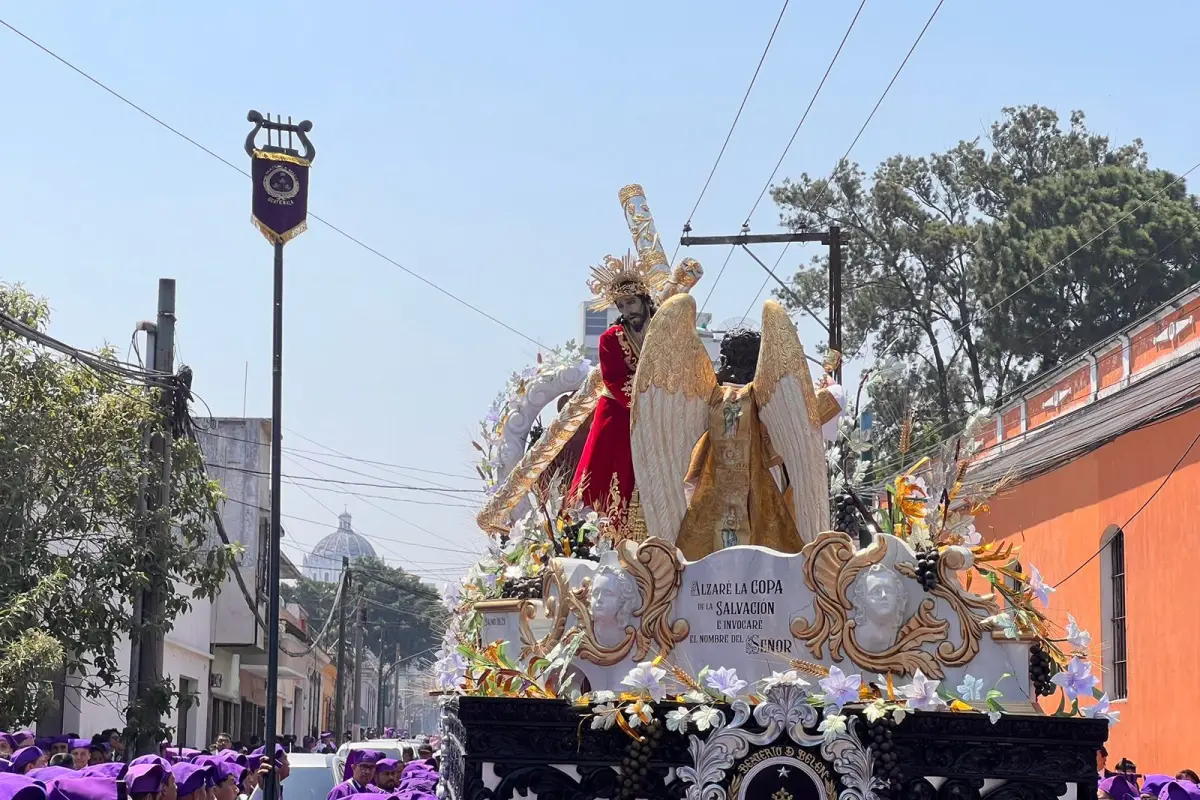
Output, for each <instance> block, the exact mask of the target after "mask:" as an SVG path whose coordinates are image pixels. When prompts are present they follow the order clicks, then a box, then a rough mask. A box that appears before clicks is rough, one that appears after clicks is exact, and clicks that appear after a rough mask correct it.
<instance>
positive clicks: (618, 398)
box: [571, 325, 637, 514]
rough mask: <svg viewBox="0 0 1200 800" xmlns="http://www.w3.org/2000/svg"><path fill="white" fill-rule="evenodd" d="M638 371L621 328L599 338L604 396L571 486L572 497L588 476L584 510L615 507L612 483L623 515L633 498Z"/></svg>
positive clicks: (604, 511) (603, 511)
mask: <svg viewBox="0 0 1200 800" xmlns="http://www.w3.org/2000/svg"><path fill="white" fill-rule="evenodd" d="M636 371H637V354H636V353H635V352H634V349H633V346H632V344H631V343H630V342H629V341H628V340H627V339H626V338H625V331H624V329H623V328H622V327H621V326H620V325H613V326H612V327H611V328H609V329H608V330H606V331H605V332H604V333H602V334H600V377H601V378H603V379H604V388H605V392H604V395H603V396H602V397H601V398H600V402H599V403H597V404H596V411H595V414H594V416H593V417H592V428H591V430H590V431H588V438H587V443H586V444H584V446H583V455H582V456H580V458H579V466H578V467H576V469H575V479H574V480H573V481H572V482H571V492H572V494H574V493H576V492H577V491H578V487H579V484H580V482H581V481H582V480H583V478H584V476H585V475H586V476H587V485H586V486H584V488H583V491H582V493H581V494H580V500H581V501H582V502H583V504H584V505H585V506H589V507H591V508H592V509H593V510H595V511H598V512H600V513H601V514H604V513H607V512H609V511H610V510H611V506H612V499H611V494H612V489H611V487H612V481H613V476H614V475H615V476H616V478H617V485H618V493H619V496H620V502H621V512H624V510H625V509H626V508H627V507H628V506H629V498H630V497H631V496H632V495H633V448H632V447H631V446H630V444H629V401H630V399H631V398H632V396H633V375H634V373H635V372H636Z"/></svg>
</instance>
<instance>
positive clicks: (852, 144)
mask: <svg viewBox="0 0 1200 800" xmlns="http://www.w3.org/2000/svg"><path fill="white" fill-rule="evenodd" d="M864 2H865V0H864ZM944 2H946V0H938V4H937V5H936V6H935V7H934V9H933V13H932V14H930V15H929V19H927V20H925V26H924V27H923V28H921V32H920V33H918V34H917V38H916V39H915V40H914V41H913V43H912V47H910V48H908V53H907V54H905V56H904V60H903V61H901V62H900V66H899V67H897V68H896V71H895V72H894V73H893V74H892V79H891V80H890V81H888V85H887V86H886V87H885V88H884V90H883V94H881V95H879V99H878V100H876V101H875V106H874V107H873V108H872V109H871V113H870V114H868V115H867V118H866V119H865V120H863V124H862V127H860V128H859V129H858V133H857V134H855V135H854V140H853V141H851V142H850V146H849V147H847V148H846V152H845V153H844V154H843V155H842V157H841V158H840V159H838V162H837V164H835V165H834V168H833V173H832V174H831V175H830V177H829V180H828V181H826V182H825V184H824V185H823V186H822V188H821V193H820V194H819V195H817V199H816V200H814V201H813V203H812V204H811V206H812V208H815V207H816V205H817V203H819V202H820V201H821V199H822V198H824V196H825V192H827V191H828V190H829V184H830V183H831V182H832V181H833V179H834V178H835V177H836V176H837V172H838V169H839V168H841V165H842V164H843V163H844V162H845V161H846V159H848V158H849V157H850V153H851V151H853V150H854V147H855V145H857V144H858V140H859V139H861V138H862V135H863V132H865V131H866V130H867V126H868V125H870V124H871V120H873V119H874V118H875V113H876V112H877V111H879V107H880V106H881V105H883V101H884V99H885V98H886V97H887V96H888V93H889V92H891V91H892V86H894V85H895V83H896V80H897V79H898V78H899V77H900V73H901V72H902V71H903V70H904V67H905V66H906V65H907V64H908V60H909V59H910V58H912V54H913V53H914V52H915V51H916V49H917V45H919V44H920V43H921V39H923V38H924V37H925V32H926V31H928V30H929V26H930V25H932V24H933V19H934V17H936V16H937V13H938V11H940V10H941V8H942V3H944ZM858 10H859V11H860V12H861V11H862V6H859V8H858ZM854 18H855V19H856V20H857V19H858V14H857V13H856V14H855V15H854ZM850 27H851V28H853V27H854V23H853V22H851V23H850ZM846 35H847V36H849V35H850V32H849V31H847V32H846ZM845 41H846V40H845V39H843V40H842V44H845ZM838 51H839V52H841V47H839V48H838ZM836 57H837V56H836V55H835V56H834V58H835V59H836ZM830 66H831V67H832V66H833V65H832V64H830ZM801 121H803V120H801ZM797 130H798V129H797ZM792 138H793V139H794V138H795V136H794V135H793V137H792ZM788 147H791V142H788ZM786 152H787V151H786V149H785V150H784V153H785V154H786ZM782 161H783V159H782V157H781V158H780V163H782ZM775 169H776V171H777V170H778V169H779V165H778V164H777V165H776V166H775ZM774 176H775V173H772V174H771V179H768V181H767V185H766V186H765V187H763V191H762V193H761V194H759V196H758V200H756V201H755V203H754V205H755V207H756V208H757V207H758V203H759V202H761V201H762V198H763V196H764V195H765V194H766V193H767V188H768V187H769V186H770V185H771V180H773V179H774ZM753 213H754V212H753V211H751V214H753ZM810 213H812V212H811V209H810ZM749 221H750V220H749V216H747V219H746V222H747V224H748V223H749ZM791 246H792V243H791V242H787V243H786V244H785V245H784V246H783V252H781V253H780V254H779V258H778V259H776V261H775V266H776V267H778V266H779V264H780V262H781V261H783V257H784V256H785V255H786V254H787V251H788V248H789V247H791ZM767 277H768V278H770V277H771V275H770V274H768V276H767ZM717 278H718V280H719V279H720V275H719V274H718V275H717ZM776 280H778V279H776ZM766 285H767V281H766V280H763V283H762V286H760V287H759V289H758V294H756V295H755V296H754V300H752V301H751V302H750V308H753V307H754V304H755V303H757V302H758V298H759V296H760V295H762V291H763V289H764V288H766ZM749 314H750V312H749V310H747V312H746V314H744V315H743V316H742V320H743V321H745V319H746V317H747V316H749Z"/></svg>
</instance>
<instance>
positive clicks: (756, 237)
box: [679, 228, 843, 381]
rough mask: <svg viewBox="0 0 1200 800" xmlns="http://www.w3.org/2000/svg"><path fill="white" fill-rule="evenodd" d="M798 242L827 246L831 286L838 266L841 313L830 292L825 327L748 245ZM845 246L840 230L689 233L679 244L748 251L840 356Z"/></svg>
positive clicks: (838, 294) (839, 377)
mask: <svg viewBox="0 0 1200 800" xmlns="http://www.w3.org/2000/svg"><path fill="white" fill-rule="evenodd" d="M795 242H819V243H820V244H823V245H827V246H828V247H829V274H830V284H831V286H832V281H833V273H834V266H835V262H836V266H837V273H838V288H837V296H838V297H837V302H838V309H837V313H836V314H835V313H834V311H833V302H834V298H833V292H832V289H831V291H830V297H829V302H830V312H829V322H828V324H827V323H826V321H825V320H823V319H821V317H820V316H818V315H817V313H816V312H815V311H813V310H812V309H811V308H809V307H808V306H807V305H806V304H805V302H804V301H803V300H802V299H801V298H800V296H799V295H797V294H796V293H795V291H793V290H792V287H790V286H788V285H787V284H786V283H784V282H783V281H782V280H780V278H779V276H778V275H776V274H775V273H774V272H773V271H772V270H771V268H770V267H768V266H767V265H766V264H764V263H763V262H762V259H760V258H759V257H758V256H756V255H754V251H753V250H751V249H750V248H749V246H748V245H752V244H789V245H790V244H792V243H795ZM835 242H836V245H835ZM842 242H843V240H842V237H841V231H840V230H839V229H837V228H831V229H830V230H829V231H828V232H827V231H801V232H799V233H759V234H753V233H750V232H749V231H748V229H745V228H743V229H742V232H741V233H738V234H736V235H734V236H692V235H691V234H689V233H685V234H684V235H683V236H682V237H681V238H680V239H679V244H680V245H681V246H683V247H692V246H694V245H724V244H728V245H733V246H734V247H741V248H742V249H743V250H745V251H746V254H747V255H748V256H750V258H752V259H754V261H755V263H757V264H758V265H759V266H760V267H762V268H763V271H764V272H766V273H767V275H768V276H770V277H771V278H772V279H773V280H774V281H775V282H776V283H777V284H779V288H780V289H782V290H783V291H784V293H785V294H787V295H788V297H790V298H791V299H792V302H794V303H795V304H796V305H797V306H799V307H800V308H802V309H804V311H805V312H807V313H808V315H809V316H810V317H812V319H813V320H814V321H815V322H816V323H817V324H818V325H820V326H821V327H822V328H824V329H825V330H826V331H827V332H828V333H829V341H830V346H832V345H833V342H834V341H836V342H837V345H838V347H837V348H835V349H838V352H839V353H840V352H841V350H840V348H841V342H842V329H841V319H842V312H841V294H842V289H841V263H842V248H841V245H842ZM809 360H810V361H813V362H814V363H817V364H820V363H821V362H820V361H817V360H816V359H813V358H811V357H810V358H809ZM837 378H838V380H839V381H840V380H841V369H840V368H839V369H838V372H837Z"/></svg>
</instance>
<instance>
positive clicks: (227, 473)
mask: <svg viewBox="0 0 1200 800" xmlns="http://www.w3.org/2000/svg"><path fill="white" fill-rule="evenodd" d="M206 422H207V425H208V427H209V430H208V431H203V430H201V431H198V436H199V438H200V444H201V447H202V448H203V450H204V460H205V462H206V464H207V465H208V472H209V475H211V476H212V477H213V478H215V479H216V480H218V481H220V483H221V489H222V491H223V492H224V493H225V496H226V498H227V499H226V500H225V501H224V502H223V503H222V504H221V521H222V522H223V523H224V525H225V531H226V533H227V534H228V535H229V539H230V541H232V542H238V543H240V544H241V545H242V547H243V548H244V549H243V552H242V555H241V558H240V560H239V562H238V569H239V571H240V572H241V574H242V579H243V580H244V581H245V584H246V587H247V588H248V589H249V591H250V593H251V595H252V596H253V595H256V594H257V592H256V587H257V585H258V582H257V576H258V561H259V558H260V555H261V548H262V546H263V544H264V541H263V540H262V537H260V532H261V531H262V529H263V525H264V521H265V520H268V519H269V518H270V513H271V511H270V497H271V494H270V488H269V482H268V479H267V475H266V473H267V472H268V471H269V467H270V460H271V423H270V421H269V420H265V419H237V418H218V419H210V420H207V421H206ZM214 434H215V435H214ZM230 466H232V467H237V468H238V469H224V468H223V467H230ZM238 470H254V471H256V472H257V473H259V474H252V473H250V472H244V471H238ZM261 611H263V612H264V613H265V607H264V608H262V609H261ZM212 641H213V642H214V643H215V644H218V645H233V646H248V647H258V648H261V647H262V646H263V644H264V632H263V631H262V630H261V629H260V628H259V626H258V623H257V622H256V621H255V619H254V615H253V613H252V612H251V611H250V609H249V608H248V607H247V606H246V600H245V598H244V597H243V595H242V592H241V589H240V588H239V587H238V585H237V581H236V579H235V578H234V577H233V576H232V574H231V575H230V577H228V578H227V579H226V580H225V584H224V585H223V586H222V587H221V593H220V595H219V596H218V597H217V601H216V603H215V608H214V616H213V626H212Z"/></svg>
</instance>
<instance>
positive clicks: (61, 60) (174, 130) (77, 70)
mask: <svg viewBox="0 0 1200 800" xmlns="http://www.w3.org/2000/svg"><path fill="white" fill-rule="evenodd" d="M0 25H3V26H4V27H6V28H8V29H9V30H10V31H12V32H13V33H15V34H16V35H18V36H20V37H21V38H22V39H24V40H25V41H27V42H29V43H30V44H32V45H33V46H34V47H36V48H38V49H39V50H41V51H42V52H43V53H45V54H46V55H48V56H50V57H51V58H53V59H55V60H56V61H58V62H59V63H61V64H62V65H63V66H65V67H67V68H69V69H71V70H72V71H73V72H75V73H76V74H78V75H80V76H81V77H83V78H86V79H87V80H88V81H90V82H91V83H93V84H95V85H96V86H98V87H100V88H101V89H103V90H104V91H105V92H108V93H109V94H110V95H112V96H113V97H115V98H117V99H118V100H120V101H121V102H122V103H124V104H125V105H127V106H129V107H130V108H132V109H133V110H134V111H137V112H138V113H139V114H141V115H143V116H144V117H146V118H147V119H149V120H151V121H152V122H154V123H156V124H157V125H160V126H161V127H163V128H164V129H166V130H167V131H170V132H171V133H173V134H175V135H176V136H178V137H179V138H180V139H183V140H184V141H185V142H187V143H188V144H190V145H192V146H193V147H196V148H198V149H200V150H201V151H203V152H204V153H206V154H208V155H209V156H212V157H213V158H215V159H216V160H217V161H220V162H221V163H222V164H224V165H225V166H227V167H229V168H230V169H233V170H236V171H237V172H238V173H239V174H241V175H243V176H244V177H246V178H249V177H250V173H248V172H246V171H245V170H244V169H242V168H241V167H239V166H236V165H235V164H234V163H233V162H231V161H229V160H228V159H225V158H223V157H221V156H219V155H217V154H216V153H215V152H213V151H212V150H210V149H208V148H207V147H205V146H204V145H202V144H200V143H199V142H198V141H196V140H195V139H193V138H191V137H190V136H188V135H187V134H185V133H183V132H182V131H180V130H178V129H177V128H174V127H172V126H171V125H168V124H167V123H166V122H164V121H163V120H161V119H160V118H158V117H156V116H155V115H154V114H152V113H150V112H149V111H147V110H146V109H144V108H142V107H141V106H139V105H138V104H137V103H135V102H133V101H132V100H130V99H129V98H127V97H125V96H124V95H122V94H121V93H119V92H117V91H116V90H115V89H112V88H110V87H109V86H107V85H106V84H104V83H103V82H101V81H100V80H99V79H97V78H94V77H92V76H91V75H89V74H88V73H87V72H85V71H84V70H83V69H81V68H79V67H77V66H75V65H74V64H72V63H71V62H70V61H67V60H66V59H65V58H63V57H62V56H60V55H58V53H55V52H54V51H53V50H51V49H50V48H48V47H46V46H45V45H43V44H42V43H40V42H38V41H37V40H36V39H34V38H33V37H31V36H29V35H28V34H26V33H24V32H23V31H21V30H18V29H17V28H15V27H13V26H12V25H11V24H9V23H8V22H6V21H5V20H3V19H0ZM308 216H309V217H311V218H312V219H314V220H316V221H317V222H320V223H321V224H322V225H324V226H325V227H327V228H329V229H330V230H332V231H333V232H334V233H337V234H339V235H340V236H342V237H343V238H345V239H347V240H349V241H351V242H353V243H354V244H356V245H358V246H359V247H361V248H362V249H364V250H366V251H367V252H369V253H372V254H373V255H376V256H378V257H379V258H381V259H383V260H384V261H386V262H388V263H389V264H391V265H392V266H394V267H396V268H397V269H399V270H401V271H402V272H404V273H406V274H407V275H409V276H410V277H412V278H415V279H417V280H418V281H420V282H421V283H424V284H425V285H426V286H428V287H430V288H431V289H433V290H435V291H437V292H439V293H440V294H442V295H444V296H446V297H448V298H450V299H451V300H453V301H454V302H456V303H458V304H459V305H461V306H463V307H464V308H467V309H468V310H470V311H473V312H475V313H476V314H478V315H479V316H481V317H483V318H485V319H487V320H490V321H491V322H494V323H495V324H497V325H499V326H500V327H502V328H504V329H505V330H507V331H509V332H510V333H513V334H516V335H517V336H519V337H521V338H522V339H524V340H526V341H527V342H530V343H531V344H534V345H537V346H538V347H539V348H542V349H548V348H546V346H545V345H544V344H542V343H541V342H539V341H538V340H537V339H534V338H533V337H532V336H529V335H527V334H525V333H522V332H521V331H519V330H517V329H516V328H514V327H513V326H511V325H509V324H508V323H506V322H503V321H501V320H500V319H498V318H496V317H494V316H492V315H491V314H489V313H488V312H486V311H484V310H483V309H481V308H479V307H478V306H476V305H473V304H472V303H470V302H469V301H467V300H464V299H463V298H461V297H459V296H458V295H456V294H454V293H453V292H451V291H449V290H447V289H443V288H442V287H441V286H438V285H437V284H436V283H434V282H433V281H431V280H429V279H428V278H425V277H424V276H422V275H419V274H418V273H416V272H414V271H413V270H411V269H409V268H408V267H406V266H404V265H403V264H401V263H400V262H399V261H396V260H395V259H393V258H391V257H390V256H387V255H385V254H383V253H381V252H380V251H378V250H376V249H375V248H374V247H371V246H370V245H369V244H367V243H366V242H364V241H362V240H361V239H359V238H357V237H355V236H353V235H352V234H350V233H348V232H347V231H345V230H343V229H342V228H340V227H338V226H337V225H335V224H334V223H332V222H330V221H329V220H327V219H324V218H322V217H320V216H317V215H316V214H314V213H312V212H311V211H310V212H309V214H308Z"/></svg>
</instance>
